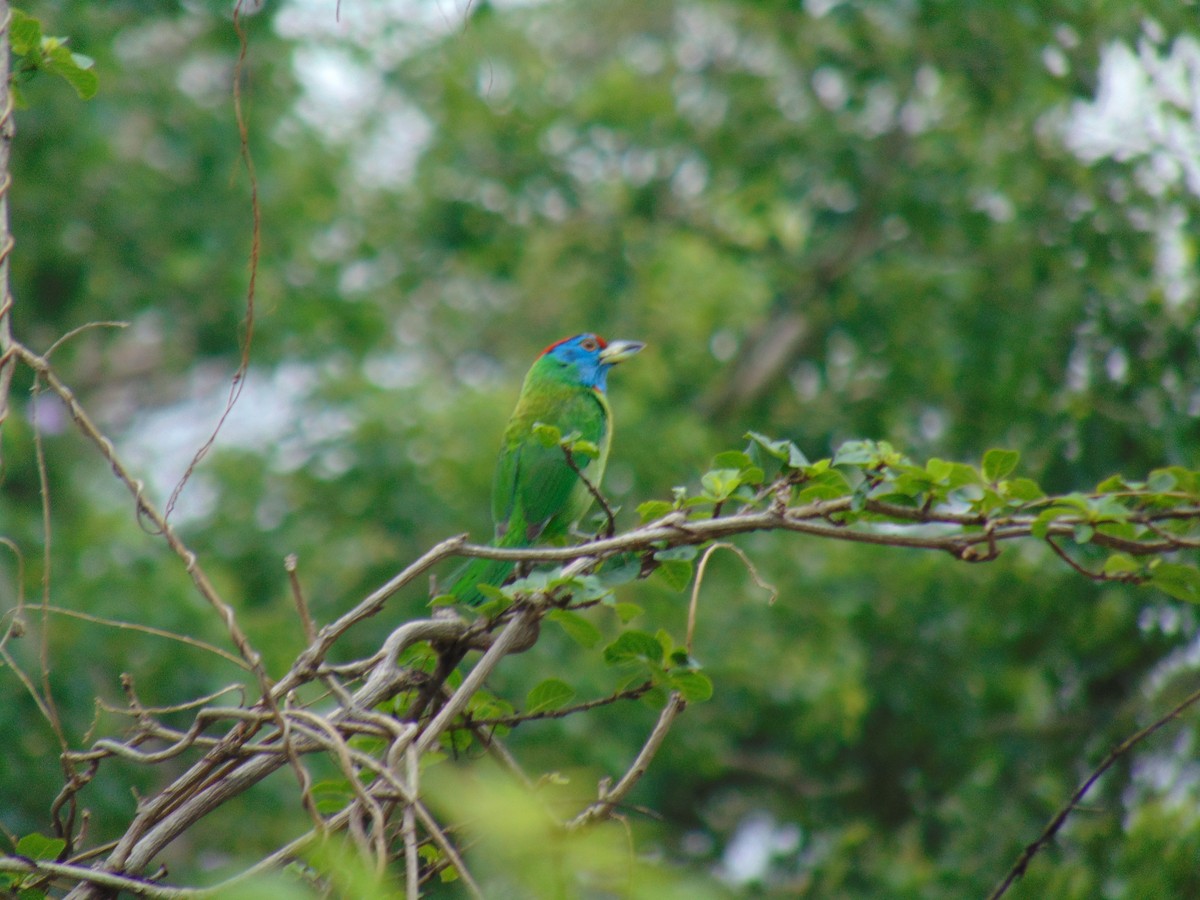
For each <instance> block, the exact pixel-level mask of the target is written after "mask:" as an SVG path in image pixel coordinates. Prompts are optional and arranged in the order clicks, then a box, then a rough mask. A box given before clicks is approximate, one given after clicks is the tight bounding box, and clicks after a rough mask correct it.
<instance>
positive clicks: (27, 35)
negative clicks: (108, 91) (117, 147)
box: [9, 9, 100, 103]
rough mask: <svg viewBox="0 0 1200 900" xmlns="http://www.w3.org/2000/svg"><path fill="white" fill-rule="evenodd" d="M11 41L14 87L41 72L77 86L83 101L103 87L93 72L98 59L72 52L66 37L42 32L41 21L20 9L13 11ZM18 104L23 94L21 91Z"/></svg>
mask: <svg viewBox="0 0 1200 900" xmlns="http://www.w3.org/2000/svg"><path fill="white" fill-rule="evenodd" d="M11 17H12V18H11V21H10V23H9V44H10V46H11V48H12V53H13V57H14V60H13V67H12V68H13V74H12V81H13V85H12V87H13V88H14V90H15V89H17V87H18V85H20V84H22V83H24V82H27V81H28V80H29V79H31V78H33V77H34V76H35V75H36V74H37V73H38V72H49V73H50V74H51V75H57V76H59V77H60V78H62V79H63V80H64V81H65V82H66V83H67V84H69V85H70V86H71V87H72V88H74V89H75V93H76V94H77V95H78V96H79V98H80V99H81V100H91V99H92V98H93V97H94V96H96V91H97V89H98V88H99V87H100V79H99V78H98V77H97V76H96V73H95V72H94V71H93V69H94V68H95V65H96V63H95V60H93V59H91V58H90V57H87V56H84V55H83V54H82V53H72V52H71V50H70V49H68V47H67V41H68V39H67V38H65V37H49V36H45V35H43V34H42V23H41V22H39V21H38V20H37V19H34V18H32V17H30V16H28V15H26V14H25V13H23V12H21V11H20V10H19V9H14V10H12V11H11ZM17 97H18V103H20V94H19V93H18V95H17Z"/></svg>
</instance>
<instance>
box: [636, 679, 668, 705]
mask: <svg viewBox="0 0 1200 900" xmlns="http://www.w3.org/2000/svg"><path fill="white" fill-rule="evenodd" d="M670 699H671V693H670V691H668V690H667V688H666V686H665V685H661V684H656V685H654V687H652V688H650V690H648V691H646V693H644V694H642V703H644V704H646V706H648V707H650V708H651V709H662V708H663V707H664V706H666V705H667V701H668V700H670Z"/></svg>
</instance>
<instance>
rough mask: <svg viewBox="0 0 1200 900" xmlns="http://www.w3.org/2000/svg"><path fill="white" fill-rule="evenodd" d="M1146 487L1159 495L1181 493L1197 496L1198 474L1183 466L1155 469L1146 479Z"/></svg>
mask: <svg viewBox="0 0 1200 900" xmlns="http://www.w3.org/2000/svg"><path fill="white" fill-rule="evenodd" d="M1146 487H1147V488H1149V489H1150V490H1152V491H1155V492H1157V493H1163V492H1165V491H1179V492H1180V493H1183V494H1195V493H1196V473H1195V472H1192V471H1190V470H1188V469H1185V468H1183V466H1168V467H1166V468H1164V469H1155V470H1154V471H1152V472H1151V473H1150V477H1149V478H1147V479H1146Z"/></svg>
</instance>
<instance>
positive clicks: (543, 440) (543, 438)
mask: <svg viewBox="0 0 1200 900" xmlns="http://www.w3.org/2000/svg"><path fill="white" fill-rule="evenodd" d="M531 431H532V432H533V436H534V437H535V438H537V442H538V443H539V444H541V445H542V446H543V447H557V446H559V445H560V444H561V443H562V442H563V436H562V431H560V430H559V429H558V428H557V427H556V426H554V425H547V424H546V423H545V422H534V423H533V428H532V429H531Z"/></svg>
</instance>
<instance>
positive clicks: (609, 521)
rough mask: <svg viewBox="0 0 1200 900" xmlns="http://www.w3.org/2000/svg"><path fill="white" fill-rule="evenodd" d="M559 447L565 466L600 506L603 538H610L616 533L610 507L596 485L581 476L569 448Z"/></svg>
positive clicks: (562, 445)
mask: <svg viewBox="0 0 1200 900" xmlns="http://www.w3.org/2000/svg"><path fill="white" fill-rule="evenodd" d="M560 446H561V447H562V451H563V455H564V456H565V457H566V458H567V465H568V466H570V467H571V471H572V472H574V473H575V474H576V475H578V476H579V480H580V481H582V482H583V484H584V487H586V488H587V490H588V493H589V494H591V495H592V499H593V500H595V501H596V502H597V503H598V504H599V505H600V509H602V510H603V511H604V518H605V525H604V536H605V537H606V538H610V537H612V536H613V535H614V534H616V533H617V522H616V516H614V515H613V511H612V507H611V506H609V505H608V500H606V499H605V498H604V495H603V494H602V493H600V489H599V488H598V487H596V485H594V484H592V482H591V479H589V478H588V477H587V476H586V475H584V474H583V470H582V469H581V468H579V464H578V463H576V462H575V454H574V452H572V450H571V448H570V447H568V446H567V445H566V444H561V445H560Z"/></svg>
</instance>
